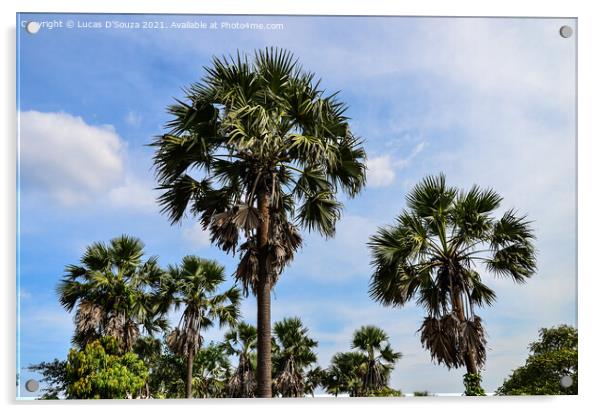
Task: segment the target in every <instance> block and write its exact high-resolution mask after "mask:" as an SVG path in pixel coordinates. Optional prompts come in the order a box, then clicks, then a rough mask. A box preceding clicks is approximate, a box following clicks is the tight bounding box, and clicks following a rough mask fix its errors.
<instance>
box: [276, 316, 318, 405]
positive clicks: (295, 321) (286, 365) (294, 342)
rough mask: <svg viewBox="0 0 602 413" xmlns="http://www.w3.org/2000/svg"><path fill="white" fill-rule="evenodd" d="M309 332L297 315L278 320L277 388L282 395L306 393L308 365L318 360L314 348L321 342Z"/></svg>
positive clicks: (293, 395)
mask: <svg viewBox="0 0 602 413" xmlns="http://www.w3.org/2000/svg"><path fill="white" fill-rule="evenodd" d="M308 332H309V330H308V329H307V327H304V326H303V323H302V322H301V319H299V318H297V317H292V318H285V319H284V320H282V321H278V322H276V323H274V347H273V349H274V371H275V377H274V389H275V391H276V393H277V394H280V395H281V396H282V397H303V396H304V395H305V393H306V390H307V387H308V386H307V384H308V383H307V381H308V373H309V370H308V368H309V367H310V366H311V365H312V364H314V363H316V361H317V356H316V353H315V352H314V349H315V348H316V347H317V346H318V342H317V341H316V340H313V339H311V338H310V337H309V336H308V335H307V334H308ZM312 391H313V389H312Z"/></svg>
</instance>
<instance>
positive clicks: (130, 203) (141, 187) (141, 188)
mask: <svg viewBox="0 0 602 413" xmlns="http://www.w3.org/2000/svg"><path fill="white" fill-rule="evenodd" d="M152 188H153V186H152V184H151V183H146V182H143V181H141V180H139V179H136V178H127V179H126V181H125V183H124V184H123V185H120V186H117V187H115V188H113V189H111V190H110V191H109V200H110V202H111V203H112V204H113V205H114V206H117V207H126V208H132V209H137V210H145V211H157V212H158V211H159V207H158V206H157V203H156V195H157V194H156V193H154V191H153V190H152Z"/></svg>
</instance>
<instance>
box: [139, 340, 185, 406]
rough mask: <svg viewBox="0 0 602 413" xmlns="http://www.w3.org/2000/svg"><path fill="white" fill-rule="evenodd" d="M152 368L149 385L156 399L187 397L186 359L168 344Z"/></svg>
mask: <svg viewBox="0 0 602 413" xmlns="http://www.w3.org/2000/svg"><path fill="white" fill-rule="evenodd" d="M162 348H163V351H162V353H161V355H160V356H159V358H158V359H157V361H156V365H155V366H154V368H152V369H150V374H149V377H148V380H147V382H148V386H149V389H150V394H151V397H152V398H154V399H178V398H184V397H186V373H187V369H186V365H187V363H186V360H183V359H182V357H181V356H179V355H177V354H174V353H173V352H172V351H171V350H170V349H169V347H168V346H167V344H164V345H163V346H162Z"/></svg>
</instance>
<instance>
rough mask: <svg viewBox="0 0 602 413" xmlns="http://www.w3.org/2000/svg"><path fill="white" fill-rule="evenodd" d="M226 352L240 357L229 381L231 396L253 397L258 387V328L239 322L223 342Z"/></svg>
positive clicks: (229, 393)
mask: <svg viewBox="0 0 602 413" xmlns="http://www.w3.org/2000/svg"><path fill="white" fill-rule="evenodd" d="M222 346H223V348H224V350H225V352H226V354H228V355H230V356H236V357H238V366H237V367H236V370H235V371H234V374H233V375H232V377H231V378H230V381H229V383H228V395H229V397H253V396H255V390H256V387H257V381H256V380H255V370H256V368H257V353H256V349H257V329H256V328H255V327H254V326H252V325H250V324H247V323H245V322H239V323H238V324H237V325H236V326H235V327H234V328H232V329H231V330H230V331H228V332H227V333H226V335H225V337H224V343H223V344H222Z"/></svg>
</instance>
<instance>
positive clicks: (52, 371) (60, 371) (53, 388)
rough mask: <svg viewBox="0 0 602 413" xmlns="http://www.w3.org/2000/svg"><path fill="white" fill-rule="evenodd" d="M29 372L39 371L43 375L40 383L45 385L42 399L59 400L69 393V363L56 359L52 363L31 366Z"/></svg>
mask: <svg viewBox="0 0 602 413" xmlns="http://www.w3.org/2000/svg"><path fill="white" fill-rule="evenodd" d="M29 370H31V371H37V372H38V373H40V374H41V375H42V379H41V380H40V382H42V383H45V384H46V387H44V388H43V389H42V394H41V395H40V399H45V400H48V399H58V398H60V397H61V396H64V394H65V393H66V391H67V387H68V382H67V362H66V361H65V360H59V359H54V360H53V361H51V362H42V363H39V364H34V365H31V366H29Z"/></svg>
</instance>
